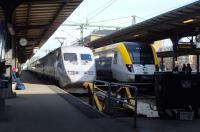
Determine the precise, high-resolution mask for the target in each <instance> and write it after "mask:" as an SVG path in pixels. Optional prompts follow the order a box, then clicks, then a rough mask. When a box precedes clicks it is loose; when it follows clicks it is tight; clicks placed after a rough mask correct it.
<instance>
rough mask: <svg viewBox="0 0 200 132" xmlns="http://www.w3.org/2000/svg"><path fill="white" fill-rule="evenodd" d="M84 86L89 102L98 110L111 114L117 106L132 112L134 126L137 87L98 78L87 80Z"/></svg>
mask: <svg viewBox="0 0 200 132" xmlns="http://www.w3.org/2000/svg"><path fill="white" fill-rule="evenodd" d="M84 87H85V88H87V89H88V92H89V103H90V104H91V105H95V106H96V108H97V109H98V110H99V111H100V112H105V113H108V114H110V115H112V114H113V113H114V112H115V110H116V109H118V108H124V109H129V110H131V111H132V112H134V114H133V115H134V127H136V119H137V92H138V91H137V87H135V86H130V85H126V84H122V83H113V82H111V83H110V82H106V81H100V80H95V81H93V83H91V82H87V83H85V84H84ZM132 93H133V94H132Z"/></svg>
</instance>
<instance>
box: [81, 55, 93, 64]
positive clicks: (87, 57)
mask: <svg viewBox="0 0 200 132" xmlns="http://www.w3.org/2000/svg"><path fill="white" fill-rule="evenodd" d="M80 55H81V64H82V65H86V64H88V63H89V62H90V61H92V57H91V55H90V54H80Z"/></svg>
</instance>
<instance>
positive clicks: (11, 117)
mask: <svg viewBox="0 0 200 132" xmlns="http://www.w3.org/2000/svg"><path fill="white" fill-rule="evenodd" d="M21 79H22V80H23V82H24V84H25V86H26V88H27V89H26V90H21V91H16V92H17V97H16V98H14V99H9V100H6V106H5V109H0V132H129V131H130V132H134V131H139V132H177V131H181V132H188V131H190V132H199V131H200V120H194V121H176V120H174V121H173V120H160V119H149V118H139V119H138V123H137V129H134V128H133V118H119V119H115V118H114V119H113V118H110V117H107V116H104V115H102V114H99V113H98V112H96V111H93V110H92V109H91V108H90V107H88V106H87V105H85V104H84V103H81V102H79V101H76V99H74V98H73V97H71V95H68V94H64V93H62V90H61V89H59V88H58V87H56V86H54V85H50V84H46V83H44V81H42V80H41V79H38V78H37V77H36V76H34V75H33V74H30V73H29V72H23V73H22V74H21Z"/></svg>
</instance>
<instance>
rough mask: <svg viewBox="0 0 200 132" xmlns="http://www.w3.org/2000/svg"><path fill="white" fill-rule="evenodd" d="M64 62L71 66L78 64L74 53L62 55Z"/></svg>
mask: <svg viewBox="0 0 200 132" xmlns="http://www.w3.org/2000/svg"><path fill="white" fill-rule="evenodd" d="M64 60H65V61H68V62H70V63H73V64H76V63H78V62H77V55H76V54H75V53H64Z"/></svg>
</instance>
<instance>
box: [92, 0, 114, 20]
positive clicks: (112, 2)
mask: <svg viewBox="0 0 200 132" xmlns="http://www.w3.org/2000/svg"><path fill="white" fill-rule="evenodd" d="M116 1H117V0H112V1H111V3H110V4H108V5H107V6H105V7H104V8H103V9H101V10H100V11H98V12H97V13H96V14H94V15H93V16H92V17H90V18H89V20H92V19H93V18H95V17H96V16H98V15H99V14H101V13H102V12H103V11H105V10H106V9H107V8H109V7H110V6H111V5H112V4H114V3H115V2H116Z"/></svg>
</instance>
